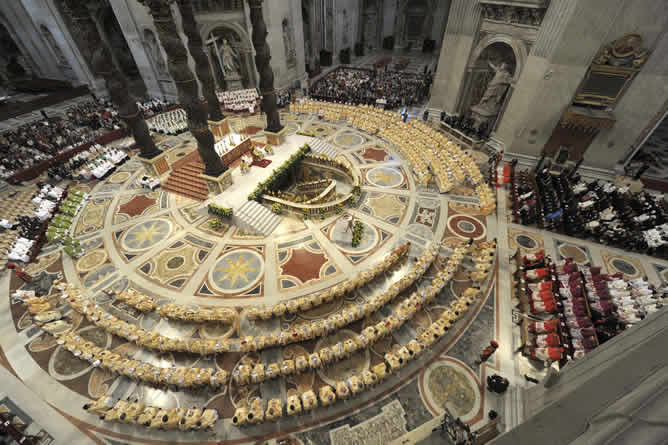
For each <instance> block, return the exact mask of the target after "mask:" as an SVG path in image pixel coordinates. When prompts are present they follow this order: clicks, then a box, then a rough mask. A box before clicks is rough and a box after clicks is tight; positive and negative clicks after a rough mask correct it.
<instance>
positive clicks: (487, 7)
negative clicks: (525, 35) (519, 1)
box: [481, 2, 547, 27]
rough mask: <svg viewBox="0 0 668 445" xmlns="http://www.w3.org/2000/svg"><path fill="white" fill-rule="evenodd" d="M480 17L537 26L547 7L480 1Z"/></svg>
mask: <svg viewBox="0 0 668 445" xmlns="http://www.w3.org/2000/svg"><path fill="white" fill-rule="evenodd" d="M481 6H482V18H483V20H490V21H495V22H501V23H509V24H518V25H526V26H535V27H539V26H540V24H541V23H542V21H543V17H545V11H546V10H547V7H540V8H536V7H526V6H517V5H511V4H506V5H500V4H486V3H484V2H483V3H482V5H481Z"/></svg>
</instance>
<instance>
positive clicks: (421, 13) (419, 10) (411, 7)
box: [404, 0, 435, 44]
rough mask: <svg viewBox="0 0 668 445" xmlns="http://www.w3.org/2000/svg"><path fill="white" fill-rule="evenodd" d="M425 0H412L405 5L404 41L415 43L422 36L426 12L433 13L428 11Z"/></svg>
mask: <svg viewBox="0 0 668 445" xmlns="http://www.w3.org/2000/svg"><path fill="white" fill-rule="evenodd" d="M428 6H429V5H428V3H427V0H413V1H411V2H408V4H407V5H406V12H405V14H406V28H405V30H404V33H405V34H404V37H405V38H404V41H406V42H411V43H413V44H417V43H418V42H419V41H420V39H421V38H422V31H423V26H424V24H425V19H426V18H427V14H434V13H435V11H430V10H429V7H428Z"/></svg>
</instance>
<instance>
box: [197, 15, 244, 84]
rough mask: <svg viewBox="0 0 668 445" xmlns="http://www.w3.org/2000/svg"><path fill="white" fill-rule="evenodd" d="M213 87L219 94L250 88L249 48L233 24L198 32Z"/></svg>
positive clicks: (237, 27)
mask: <svg viewBox="0 0 668 445" xmlns="http://www.w3.org/2000/svg"><path fill="white" fill-rule="evenodd" d="M200 34H201V36H202V41H203V42H204V45H205V48H204V49H205V52H206V54H207V56H208V57H209V64H210V65H211V71H212V72H213V77H214V81H215V83H216V87H217V88H218V89H221V90H236V89H240V88H254V87H255V86H256V85H257V78H256V77H255V69H254V64H253V45H252V43H251V41H250V38H249V37H248V34H247V33H246V32H245V31H244V30H243V28H242V27H241V26H240V25H239V24H237V23H230V22H224V23H207V24H206V25H204V26H203V27H202V29H201V31H200Z"/></svg>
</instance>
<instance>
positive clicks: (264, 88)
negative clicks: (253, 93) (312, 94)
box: [248, 0, 283, 133]
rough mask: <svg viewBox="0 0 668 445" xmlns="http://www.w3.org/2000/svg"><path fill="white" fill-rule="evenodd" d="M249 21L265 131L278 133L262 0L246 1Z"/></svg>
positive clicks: (279, 129)
mask: <svg viewBox="0 0 668 445" xmlns="http://www.w3.org/2000/svg"><path fill="white" fill-rule="evenodd" d="M248 5H249V6H250V19H251V23H252V25H253V46H254V47H255V66H256V67H257V71H258V73H259V74H260V94H262V111H264V112H265V114H266V115H267V128H266V129H265V130H267V131H270V132H272V133H278V132H279V131H281V130H282V129H283V126H282V125H281V119H280V117H279V115H278V107H277V106H276V92H275V91H274V72H273V71H272V70H271V65H270V64H269V61H270V60H271V55H270V54H269V45H267V25H266V24H265V22H264V18H263V17H262V0H248Z"/></svg>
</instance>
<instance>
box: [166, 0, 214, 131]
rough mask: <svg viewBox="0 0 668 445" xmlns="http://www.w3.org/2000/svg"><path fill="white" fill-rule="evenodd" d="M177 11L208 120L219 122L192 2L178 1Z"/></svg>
mask: <svg viewBox="0 0 668 445" xmlns="http://www.w3.org/2000/svg"><path fill="white" fill-rule="evenodd" d="M178 5H179V11H180V12H181V21H182V24H183V33H184V34H185V35H186V37H187V38H188V49H189V50H190V55H191V56H192V58H193V60H194V61H195V71H196V72H197V77H199V81H200V83H201V85H202V95H203V96H204V99H206V102H207V110H208V112H209V120H211V121H216V122H218V121H221V120H223V118H224V117H225V116H223V113H222V112H221V111H220V104H219V103H218V97H217V96H216V88H215V86H214V83H213V76H212V75H211V68H210V66H209V60H208V58H207V56H206V54H204V48H203V43H202V37H201V36H200V35H199V32H197V23H196V22H195V15H194V11H193V4H192V0H179V1H178Z"/></svg>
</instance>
